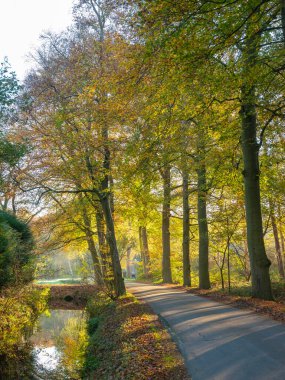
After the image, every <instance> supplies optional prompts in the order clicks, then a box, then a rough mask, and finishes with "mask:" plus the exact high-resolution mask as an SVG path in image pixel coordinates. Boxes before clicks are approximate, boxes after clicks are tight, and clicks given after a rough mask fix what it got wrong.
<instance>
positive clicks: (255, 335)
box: [126, 282, 285, 380]
mask: <svg viewBox="0 0 285 380" xmlns="http://www.w3.org/2000/svg"><path fill="white" fill-rule="evenodd" d="M126 285H127V288H128V290H129V291H130V292H131V293H133V294H134V295H135V296H136V297H138V298H139V299H142V300H143V301H145V302H147V303H148V304H149V305H150V306H151V307H152V309H153V310H154V312H155V313H157V314H158V315H160V316H161V317H162V318H163V319H164V321H165V322H166V324H167V325H168V326H169V327H170V330H171V331H172V334H173V336H174V339H176V341H177V343H178V345H179V347H180V350H181V352H182V354H183V355H184V358H185V362H186V366H187V368H188V370H189V372H190V374H191V376H192V379H193V380H214V379H215V380H285V325H283V324H281V323H278V322H275V321H272V320H270V319H268V318H266V317H263V316H259V315H256V314H254V313H252V312H250V311H245V310H239V309H235V308H233V307H230V306H228V305H225V304H220V303H218V302H215V301H212V300H209V299H207V298H203V297H198V296H195V295H193V294H190V293H186V292H185V291H183V290H179V289H173V288H167V287H164V286H154V285H148V284H140V283H131V282H129V283H127V284H126ZM170 380H172V379H170ZM173 380H174V379H173Z"/></svg>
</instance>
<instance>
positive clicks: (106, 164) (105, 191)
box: [99, 127, 126, 297]
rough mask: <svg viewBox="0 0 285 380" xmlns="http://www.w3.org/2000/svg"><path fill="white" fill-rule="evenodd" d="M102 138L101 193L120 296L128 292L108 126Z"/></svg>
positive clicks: (108, 241) (116, 290)
mask: <svg viewBox="0 0 285 380" xmlns="http://www.w3.org/2000/svg"><path fill="white" fill-rule="evenodd" d="M102 138H103V141H104V160H103V168H104V171H105V176H104V178H103V180H102V181H101V194H100V197H99V198H100V203H101V207H102V210H103V214H104V219H105V223H106V240H107V243H108V246H109V248H110V256H111V262H112V268H113V275H114V291H115V295H116V297H119V296H121V295H123V294H125V293H126V288H125V283H124V279H123V275H122V268H121V263H120V257H119V252H118V247H117V241H116V234H115V226H114V220H113V213H112V209H111V198H112V195H111V190H110V188H109V176H110V165H111V163H110V161H111V159H110V156H111V154H110V150H109V144H108V142H109V136H108V128H107V127H104V128H103V129H102Z"/></svg>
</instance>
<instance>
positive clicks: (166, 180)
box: [162, 164, 172, 283]
mask: <svg viewBox="0 0 285 380" xmlns="http://www.w3.org/2000/svg"><path fill="white" fill-rule="evenodd" d="M162 178H163V206H162V279H163V282H165V283H172V274H171V263H170V230H169V226H170V200H171V189H170V186H171V179H170V166H169V165H168V164H167V165H165V167H164V168H163V173H162Z"/></svg>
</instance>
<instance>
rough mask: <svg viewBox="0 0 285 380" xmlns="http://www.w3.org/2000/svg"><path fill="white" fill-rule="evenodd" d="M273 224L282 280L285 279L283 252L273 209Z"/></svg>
mask: <svg viewBox="0 0 285 380" xmlns="http://www.w3.org/2000/svg"><path fill="white" fill-rule="evenodd" d="M271 224H272V229H273V235H274V241H275V250H276V259H277V266H278V272H279V275H280V277H281V278H283V279H284V278H285V273H284V267H283V260H282V252H281V246H280V241H279V236H278V229H277V223H276V219H275V215H274V210H272V209H271Z"/></svg>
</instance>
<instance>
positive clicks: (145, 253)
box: [141, 226, 150, 277]
mask: <svg viewBox="0 0 285 380" xmlns="http://www.w3.org/2000/svg"><path fill="white" fill-rule="evenodd" d="M141 243H142V251H143V260H144V274H145V276H146V277H149V270H150V268H149V266H150V256H149V249H148V238H147V230H146V227H145V226H143V227H141Z"/></svg>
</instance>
